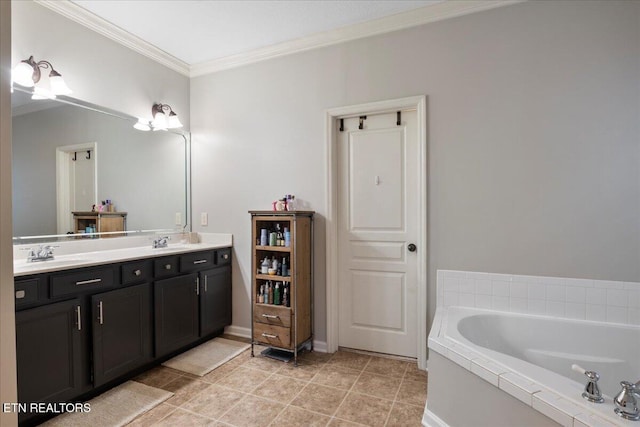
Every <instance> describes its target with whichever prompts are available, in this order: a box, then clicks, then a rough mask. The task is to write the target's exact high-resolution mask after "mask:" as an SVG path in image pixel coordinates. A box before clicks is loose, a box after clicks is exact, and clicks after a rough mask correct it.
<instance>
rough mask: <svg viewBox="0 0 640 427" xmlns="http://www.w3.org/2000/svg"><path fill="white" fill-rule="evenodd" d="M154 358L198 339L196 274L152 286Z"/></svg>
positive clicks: (162, 281) (166, 280)
mask: <svg viewBox="0 0 640 427" xmlns="http://www.w3.org/2000/svg"><path fill="white" fill-rule="evenodd" d="M154 299H155V301H154V306H155V326H156V331H155V336H156V357H160V356H163V355H165V354H167V353H169V352H171V351H173V350H177V349H179V348H181V347H184V346H185V345H188V344H190V343H192V342H194V341H195V340H197V339H198V274H196V273H193V274H187V275H183V276H178V277H174V278H171V279H164V280H158V281H157V282H155V284H154Z"/></svg>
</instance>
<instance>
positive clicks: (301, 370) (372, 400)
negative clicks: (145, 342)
mask: <svg viewBox="0 0 640 427" xmlns="http://www.w3.org/2000/svg"><path fill="white" fill-rule="evenodd" d="M256 354H259V351H256ZM135 380H136V381H139V382H141V383H143V384H147V385H150V386H153V387H157V388H161V389H164V390H168V391H172V392H174V393H175V395H174V396H173V397H171V398H170V399H168V400H167V401H165V402H163V403H162V404H160V405H159V406H157V407H155V408H153V409H152V410H150V411H149V412H147V413H145V414H143V415H141V416H140V417H138V418H136V419H135V420H134V421H133V422H131V423H130V424H129V426H131V427H143V426H144V427H147V426H154V427H156V426H157V427H160V426H163V427H164V426H167V427H169V426H171V427H173V426H215V427H218V426H220V427H223V426H226V427H229V426H235V427H250V426H271V427H276V426H287V427H290V426H291V427H294V426H304V427H307V426H345V427H347V426H363V425H364V426H380V427H383V426H402V427H411V426H416V427H417V426H420V425H421V420H422V414H423V411H424V405H425V402H426V399H427V373H426V372H425V371H420V370H419V369H418V367H417V365H416V364H415V363H410V362H405V361H400V360H395V359H388V358H381V357H376V356H369V355H364V354H359V353H353V352H347V351H338V352H336V353H334V354H325V353H316V352H313V353H304V354H302V355H301V356H300V358H299V365H298V367H294V366H293V364H289V363H283V362H279V361H276V360H272V359H268V358H264V357H261V356H256V357H253V358H252V357H251V353H250V351H249V350H247V351H246V352H244V353H242V354H240V355H239V356H237V357H236V358H234V359H232V360H230V361H229V362H227V363H225V364H224V365H222V366H220V367H218V368H217V369H215V370H213V371H212V372H210V373H208V374H207V375H205V376H204V377H197V376H195V375H191V374H187V373H184V372H181V371H177V370H174V369H171V368H166V367H163V366H158V367H156V368H154V369H152V370H150V371H148V372H145V373H144V374H142V375H140V376H138V377H136V378H135Z"/></svg>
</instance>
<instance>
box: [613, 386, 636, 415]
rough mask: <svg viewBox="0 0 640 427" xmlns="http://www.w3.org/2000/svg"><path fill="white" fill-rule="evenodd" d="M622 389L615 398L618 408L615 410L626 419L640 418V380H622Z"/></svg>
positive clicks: (614, 401)
mask: <svg viewBox="0 0 640 427" xmlns="http://www.w3.org/2000/svg"><path fill="white" fill-rule="evenodd" d="M620 385H621V386H622V390H621V391H620V393H618V395H617V396H616V397H614V398H613V403H615V404H616V406H617V408H616V409H614V412H615V413H616V414H618V415H619V416H621V417H622V418H624V419H626V420H631V421H638V420H640V409H638V400H637V398H640V381H638V382H637V383H635V384H633V383H630V382H629V381H621V382H620Z"/></svg>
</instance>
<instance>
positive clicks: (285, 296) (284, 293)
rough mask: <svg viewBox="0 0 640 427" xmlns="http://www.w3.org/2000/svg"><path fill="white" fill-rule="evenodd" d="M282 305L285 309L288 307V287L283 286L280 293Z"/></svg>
mask: <svg viewBox="0 0 640 427" xmlns="http://www.w3.org/2000/svg"><path fill="white" fill-rule="evenodd" d="M282 305H284V306H285V307H289V287H288V286H285V288H284V290H283V291H282Z"/></svg>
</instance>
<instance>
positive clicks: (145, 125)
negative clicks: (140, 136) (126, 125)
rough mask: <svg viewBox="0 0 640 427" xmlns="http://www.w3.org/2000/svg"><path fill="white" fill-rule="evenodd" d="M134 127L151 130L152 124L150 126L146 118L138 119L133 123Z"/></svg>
mask: <svg viewBox="0 0 640 427" xmlns="http://www.w3.org/2000/svg"><path fill="white" fill-rule="evenodd" d="M133 128H134V129H138V130H141V131H144V132H146V131H150V130H151V126H149V122H148V121H147V120H144V119H138V121H137V123H136V124H134V125H133Z"/></svg>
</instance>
